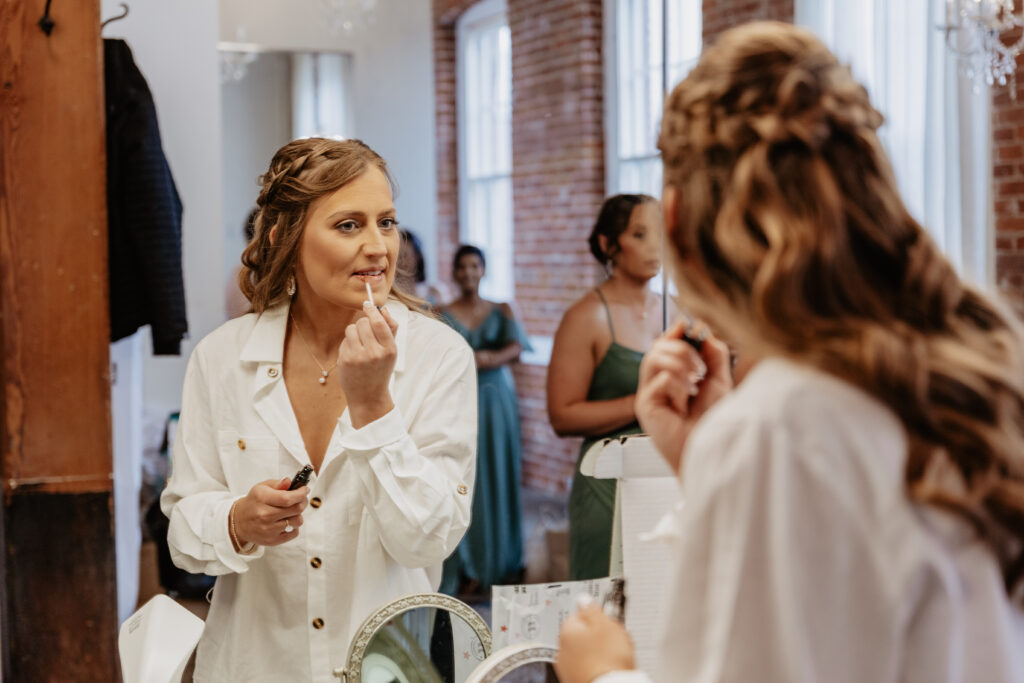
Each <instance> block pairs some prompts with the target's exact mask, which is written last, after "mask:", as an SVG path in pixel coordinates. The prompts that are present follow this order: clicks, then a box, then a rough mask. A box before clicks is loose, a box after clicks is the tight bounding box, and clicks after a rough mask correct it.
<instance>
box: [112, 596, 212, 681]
mask: <svg viewBox="0 0 1024 683" xmlns="http://www.w3.org/2000/svg"><path fill="white" fill-rule="evenodd" d="M203 626H204V624H203V620H202V619H200V618H199V617H197V616H196V615H194V614H192V613H191V612H189V611H188V610H187V609H185V608H184V607H182V606H181V605H179V604H178V603H177V602H175V601H174V600H172V599H171V598H169V597H167V596H166V595H163V594H160V595H156V596H154V597H153V598H152V599H151V600H150V601H149V602H147V603H146V604H145V605H143V606H142V607H140V608H139V609H138V611H136V612H135V614H133V615H132V616H130V617H128V619H126V620H125V622H124V623H123V624H121V631H120V633H119V634H118V638H117V649H118V652H119V653H120V655H121V675H122V677H123V680H124V683H179V682H180V681H181V676H182V674H183V673H184V672H185V666H186V665H187V664H188V660H189V657H190V656H191V655H192V650H194V649H195V647H196V644H197V643H198V642H199V636H201V635H202V633H203Z"/></svg>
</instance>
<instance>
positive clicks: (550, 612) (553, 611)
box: [491, 578, 613, 651]
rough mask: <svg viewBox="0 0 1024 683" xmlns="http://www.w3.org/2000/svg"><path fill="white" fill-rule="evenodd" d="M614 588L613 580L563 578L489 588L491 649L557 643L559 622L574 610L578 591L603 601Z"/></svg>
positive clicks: (550, 645) (598, 602)
mask: <svg viewBox="0 0 1024 683" xmlns="http://www.w3.org/2000/svg"><path fill="white" fill-rule="evenodd" d="M612 590H613V584H612V580H611V579H608V578H604V579H592V580H589V581H563V582H561V583H547V584H544V583H537V584H523V585H515V586H493V587H492V588H491V639H492V648H491V649H492V651H497V650H500V649H501V648H503V647H506V646H508V645H520V644H523V643H539V644H541V645H547V646H548V647H553V648H557V647H558V630H559V629H560V628H561V627H562V622H563V621H565V619H566V618H567V617H568V616H570V615H571V614H574V613H575V612H576V599H577V596H579V595H583V594H586V595H589V596H590V597H591V598H593V599H594V601H595V602H596V603H597V604H599V605H602V604H604V601H605V599H606V598H607V597H608V596H609V595H610V594H611V592H612Z"/></svg>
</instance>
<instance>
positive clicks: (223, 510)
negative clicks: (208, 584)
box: [207, 496, 264, 574]
mask: <svg viewBox="0 0 1024 683" xmlns="http://www.w3.org/2000/svg"><path fill="white" fill-rule="evenodd" d="M242 498H244V496H237V497H235V498H228V499H227V500H222V501H220V502H219V503H217V505H216V507H215V508H214V510H213V518H212V520H211V522H210V523H211V524H213V528H212V529H208V530H207V531H208V532H209V536H208V538H213V549H214V552H216V553H217V558H218V559H220V561H221V562H223V563H224V566H226V567H227V568H228V569H230V570H231V571H233V572H235V573H238V574H241V573H243V572H246V571H248V570H249V562H251V561H253V560H255V559H257V558H259V557H263V550H264V549H263V546H261V545H257V546H256V549H255V550H253V551H252V552H249V553H244V554H243V553H239V552H236V551H235V544H234V543H232V542H231V532H230V531H229V530H228V515H229V514H230V513H231V506H232V505H234V504H235V501H236V500H240V499H242Z"/></svg>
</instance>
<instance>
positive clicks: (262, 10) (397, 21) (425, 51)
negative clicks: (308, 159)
mask: <svg viewBox="0 0 1024 683" xmlns="http://www.w3.org/2000/svg"><path fill="white" fill-rule="evenodd" d="M322 7H323V5H322V4H321V3H320V2H318V1H317V0H289V2H280V0H220V36H221V38H220V39H221V40H222V41H225V42H245V43H252V44H255V45H258V46H260V47H261V48H263V49H270V50H283V51H295V52H304V51H333V52H339V51H340V52H348V53H350V54H351V55H352V56H353V70H352V71H353V77H354V80H355V84H354V85H355V93H356V94H355V102H354V103H353V114H354V118H355V131H356V136H357V137H359V138H360V139H361V140H363V141H364V142H366V143H367V144H368V145H370V146H371V147H372V148H373V149H374V150H376V151H377V152H378V153H379V154H380V155H381V156H382V157H384V159H386V160H387V162H388V164H389V166H390V167H391V171H392V173H393V174H394V176H395V178H396V179H397V181H398V184H399V195H398V197H397V199H396V203H395V206H396V208H397V209H398V218H399V220H400V221H401V222H402V223H403V224H404V225H405V226H406V227H409V228H411V229H413V230H415V231H416V233H417V234H418V235H419V236H420V239H421V240H422V241H423V245H424V251H425V252H426V253H425V257H426V261H427V270H428V277H434V276H436V274H437V248H436V235H437V173H436V164H435V140H434V136H435V127H434V66H433V64H434V61H433V33H432V30H431V3H430V2H427V1H426V0H377V10H376V13H375V17H376V20H375V22H374V24H373V25H372V26H370V27H369V28H367V29H365V30H362V31H359V32H357V33H356V34H354V35H352V36H346V35H345V34H344V33H342V32H338V33H334V32H332V30H331V28H330V22H328V21H326V20H325V14H324V10H323V9H322ZM269 160H270V159H269V157H268V158H267V161H269Z"/></svg>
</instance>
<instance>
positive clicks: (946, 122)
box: [794, 0, 995, 288]
mask: <svg viewBox="0 0 1024 683" xmlns="http://www.w3.org/2000/svg"><path fill="white" fill-rule="evenodd" d="M847 2H848V0H796V2H795V7H794V12H795V20H796V23H798V24H802V25H805V26H807V27H808V28H810V29H811V30H812V31H815V32H816V33H817V34H818V35H819V37H820V38H821V39H822V41H823V42H825V44H827V45H828V46H829V47H830V48H831V49H832V50H833V51H835V52H836V54H837V56H838V57H839V59H840V61H842V62H844V63H848V64H850V67H851V70H852V72H853V75H854V78H856V79H858V80H859V81H861V82H862V83H863V85H864V86H865V87H866V88H867V89H868V93H869V94H870V96H871V101H872V104H874V106H876V107H877V108H878V109H879V110H880V111H881V112H882V115H883V116H885V117H886V122H885V123H884V124H883V126H882V128H881V129H879V138H880V139H881V142H882V145H883V146H884V147H885V149H886V152H887V154H888V155H889V157H890V160H891V161H892V166H893V170H894V172H895V174H896V179H897V182H898V183H899V186H900V192H901V194H902V195H903V199H904V201H905V203H906V204H907V208H908V209H909V210H910V212H911V214H912V215H913V216H914V218H916V219H917V220H919V221H920V222H921V223H922V225H923V226H924V227H925V229H927V230H928V231H929V233H931V235H932V237H933V239H934V240H935V242H936V243H937V244H938V245H939V247H940V248H941V249H942V251H943V253H944V254H945V255H946V257H947V258H948V259H949V260H950V261H951V262H952V263H953V265H954V266H955V267H956V268H957V270H958V271H959V272H960V274H961V276H963V277H965V278H966V279H968V280H970V281H972V282H974V283H975V284H977V285H979V286H981V287H983V288H990V287H992V286H993V285H994V284H995V268H994V254H995V240H994V237H993V235H994V227H993V216H992V195H991V187H992V159H991V145H992V128H991V110H990V107H991V96H990V93H989V92H988V88H987V87H985V88H978V87H977V84H975V83H973V82H971V81H970V80H969V79H968V78H967V77H966V75H965V74H964V73H963V71H962V69H960V68H959V64H958V62H957V59H956V56H955V55H954V54H953V53H952V51H950V50H949V48H948V47H947V46H946V44H945V36H944V34H943V32H942V31H941V30H940V29H939V28H938V27H939V25H941V24H943V23H944V22H945V11H946V3H945V0H915V1H914V2H905V0H901V1H900V2H898V3H886V2H881V1H880V0H859V2H860V3H861V4H859V5H858V6H857V8H856V14H855V16H853V17H850V16H847V15H845V14H841V13H843V12H847V11H849V10H850V9H851V6H849V5H847V4H845V3H847ZM858 22H860V23H858ZM897 67H898V68H897ZM922 102H924V103H925V104H924V112H923V116H922V115H920V113H919V112H918V110H917V107H918V106H919V105H920V103H922ZM922 118H923V120H922Z"/></svg>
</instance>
